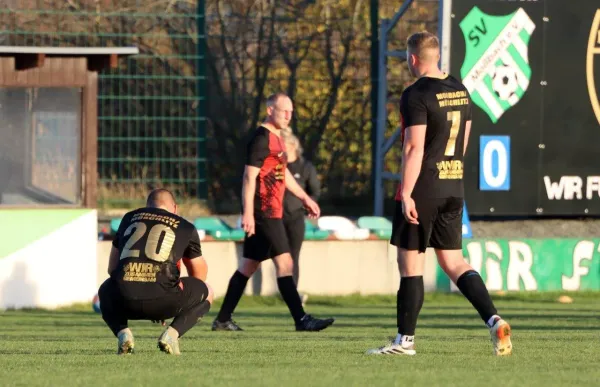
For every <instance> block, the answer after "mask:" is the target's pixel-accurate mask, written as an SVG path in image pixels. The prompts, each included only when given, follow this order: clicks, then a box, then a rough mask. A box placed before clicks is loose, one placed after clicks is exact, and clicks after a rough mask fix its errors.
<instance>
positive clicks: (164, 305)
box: [98, 277, 208, 320]
mask: <svg viewBox="0 0 600 387" xmlns="http://www.w3.org/2000/svg"><path fill="white" fill-rule="evenodd" d="M181 283H182V284H183V289H181V288H178V289H177V290H176V291H175V292H172V293H165V295H164V296H162V297H159V298H153V299H144V300H132V299H128V298H125V297H123V296H122V295H121V292H120V290H119V286H118V284H117V282H116V281H115V280H113V279H112V278H109V279H107V280H106V281H105V282H104V283H103V284H102V286H101V287H100V289H99V291H98V295H99V296H100V308H101V310H102V312H103V313H104V312H105V311H106V312H108V313H109V314H110V313H112V314H117V315H119V316H121V317H124V318H126V319H128V320H166V319H170V318H173V317H176V316H178V315H179V314H181V313H182V312H185V311H187V310H189V309H191V308H193V307H195V306H197V305H198V304H201V303H202V302H204V301H205V300H206V298H207V297H208V287H207V286H206V284H205V283H204V282H203V281H201V280H199V279H198V278H194V277H182V278H181Z"/></svg>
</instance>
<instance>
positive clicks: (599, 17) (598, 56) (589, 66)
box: [585, 9, 600, 124]
mask: <svg viewBox="0 0 600 387" xmlns="http://www.w3.org/2000/svg"><path fill="white" fill-rule="evenodd" d="M595 61H596V62H595ZM599 62H600V9H598V10H597V11H596V16H595V17H594V21H593V22H592V28H591V29H590V37H589V39H588V47H587V57H586V63H585V72H586V78H587V86H588V92H589V94H590V102H591V104H592V108H593V109H594V114H595V115H596V119H598V124H600V101H599V99H598V93H597V90H598V89H600V87H598V88H597V87H596V86H597V84H596V82H597V80H595V78H596V77H595V75H598V78H599V79H600V74H594V73H595V70H598V72H600V63H599ZM599 86H600V85H599Z"/></svg>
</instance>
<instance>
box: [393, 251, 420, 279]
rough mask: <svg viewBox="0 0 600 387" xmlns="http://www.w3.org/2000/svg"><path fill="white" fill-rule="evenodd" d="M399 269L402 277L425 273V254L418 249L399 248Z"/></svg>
mask: <svg viewBox="0 0 600 387" xmlns="http://www.w3.org/2000/svg"><path fill="white" fill-rule="evenodd" d="M398 270H399V271H400V276H401V277H415V276H420V275H423V272H424V271H425V254H422V253H419V252H418V251H417V250H404V249H398Z"/></svg>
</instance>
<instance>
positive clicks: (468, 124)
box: [463, 120, 472, 156]
mask: <svg viewBox="0 0 600 387" xmlns="http://www.w3.org/2000/svg"><path fill="white" fill-rule="evenodd" d="M471 123H472V121H471V120H469V121H467V122H466V123H465V144H464V145H463V156H464V155H465V154H466V153H467V144H468V143H469V135H470V134H471Z"/></svg>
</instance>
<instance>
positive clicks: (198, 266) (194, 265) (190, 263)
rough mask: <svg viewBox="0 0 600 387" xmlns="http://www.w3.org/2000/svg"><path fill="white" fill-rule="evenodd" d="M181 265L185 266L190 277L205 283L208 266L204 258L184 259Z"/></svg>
mask: <svg viewBox="0 0 600 387" xmlns="http://www.w3.org/2000/svg"><path fill="white" fill-rule="evenodd" d="M183 264H184V265H185V268H186V269H187V272H188V275H189V276H190V277H194V278H198V279H199V280H202V281H204V282H206V277H207V276H208V265H207V264H206V260H205V259H204V257H196V258H193V259H190V258H185V257H184V258H183Z"/></svg>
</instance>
